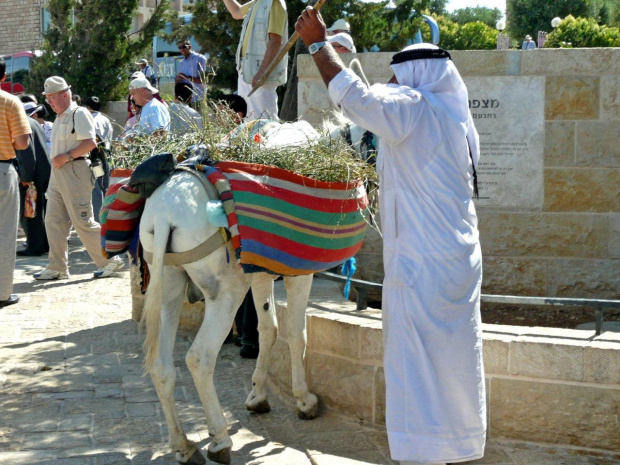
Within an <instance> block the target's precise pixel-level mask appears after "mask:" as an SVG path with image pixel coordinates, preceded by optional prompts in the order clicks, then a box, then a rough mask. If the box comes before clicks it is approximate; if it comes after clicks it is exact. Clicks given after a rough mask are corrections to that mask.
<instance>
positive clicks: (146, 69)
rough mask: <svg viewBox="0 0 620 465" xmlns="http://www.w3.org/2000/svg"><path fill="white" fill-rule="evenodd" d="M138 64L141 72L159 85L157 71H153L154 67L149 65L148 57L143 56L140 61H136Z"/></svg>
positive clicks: (152, 82)
mask: <svg viewBox="0 0 620 465" xmlns="http://www.w3.org/2000/svg"><path fill="white" fill-rule="evenodd" d="M136 65H140V72H142V74H144V76H145V77H146V78H147V79H148V80H149V82H150V83H151V84H153V85H154V86H156V85H157V77H156V76H155V72H154V71H153V67H152V66H151V65H149V61H148V60H147V59H146V58H142V59H141V60H140V61H138V62H137V63H136Z"/></svg>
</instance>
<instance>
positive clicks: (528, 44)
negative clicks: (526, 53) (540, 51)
mask: <svg viewBox="0 0 620 465" xmlns="http://www.w3.org/2000/svg"><path fill="white" fill-rule="evenodd" d="M521 50H536V42H534V41H533V40H532V36H531V35H526V36H525V40H524V41H523V43H522V44H521Z"/></svg>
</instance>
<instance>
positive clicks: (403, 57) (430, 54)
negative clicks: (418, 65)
mask: <svg viewBox="0 0 620 465" xmlns="http://www.w3.org/2000/svg"><path fill="white" fill-rule="evenodd" d="M437 58H447V59H448V60H452V57H451V56H450V54H449V53H448V52H446V51H445V50H442V49H440V48H437V49H417V50H404V51H402V52H398V53H397V54H396V55H394V56H393V57H392V62H391V63H390V66H392V65H396V64H398V63H404V62H405V61H412V60H432V59H437Z"/></svg>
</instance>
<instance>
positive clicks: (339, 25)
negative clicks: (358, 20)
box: [327, 19, 351, 32]
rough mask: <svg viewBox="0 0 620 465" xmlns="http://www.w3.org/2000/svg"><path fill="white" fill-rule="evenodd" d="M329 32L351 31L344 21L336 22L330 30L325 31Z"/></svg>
mask: <svg viewBox="0 0 620 465" xmlns="http://www.w3.org/2000/svg"><path fill="white" fill-rule="evenodd" d="M327 30H328V31H329V32H332V31H340V30H345V31H347V32H349V31H351V25H350V24H349V23H347V22H346V21H345V20H344V19H339V20H337V21H336V22H335V23H334V24H332V26H331V27H330V28H328V29H327Z"/></svg>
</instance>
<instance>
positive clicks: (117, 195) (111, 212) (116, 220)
mask: <svg viewBox="0 0 620 465" xmlns="http://www.w3.org/2000/svg"><path fill="white" fill-rule="evenodd" d="M127 182H129V178H127V179H124V180H122V181H121V182H119V183H117V184H113V185H111V186H110V187H109V188H108V190H107V192H106V195H105V198H104V199H103V206H102V207H101V213H100V214H99V220H100V221H101V252H102V254H103V256H104V257H106V258H112V257H113V256H115V255H120V254H122V253H124V252H126V251H127V250H130V252H131V250H135V248H136V247H137V240H138V226H139V225H140V217H141V216H142V210H144V203H145V202H146V200H145V199H144V198H142V197H140V193H139V192H138V191H137V190H136V189H132V188H131V187H129V186H128V185H126V184H127ZM132 245H133V246H132ZM132 255H134V256H135V253H133V254H132Z"/></svg>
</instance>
